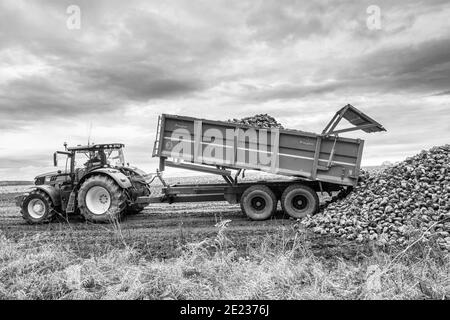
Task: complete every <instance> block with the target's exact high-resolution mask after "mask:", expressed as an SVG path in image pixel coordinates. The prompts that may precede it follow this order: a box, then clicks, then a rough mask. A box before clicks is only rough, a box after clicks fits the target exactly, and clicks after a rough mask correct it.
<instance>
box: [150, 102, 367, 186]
mask: <svg viewBox="0 0 450 320" xmlns="http://www.w3.org/2000/svg"><path fill="white" fill-rule="evenodd" d="M347 113H348V109H347ZM335 117H336V116H335ZM158 122H159V123H158V131H157V139H156V141H155V145H154V150H153V156H157V157H160V158H162V159H163V160H164V161H165V160H166V159H170V158H171V159H172V161H170V160H169V161H170V162H168V164H169V165H171V166H177V165H178V166H179V167H182V168H186V169H194V170H196V169H199V170H202V169H204V170H208V169H207V168H205V167H203V166H205V165H206V166H213V167H215V169H213V170H216V169H217V168H219V169H218V170H223V169H226V168H230V169H236V170H239V169H251V170H261V171H265V172H269V173H273V174H278V175H285V176H292V177H299V178H303V179H307V180H312V181H321V182H328V183H335V184H340V185H346V186H354V185H356V183H357V179H358V176H359V172H360V167H361V159H362V152H363V147H364V141H363V140H361V139H350V138H343V137H339V136H338V135H337V134H334V135H330V134H315V133H310V132H304V131H299V130H285V129H270V128H269V129H267V128H255V127H250V126H246V125H241V124H236V123H232V122H225V121H212V120H206V119H200V118H193V117H186V116H178V115H169V114H163V115H161V116H160V119H159V121H158ZM220 168H221V169H220ZM162 169H163V168H162ZM212 173H214V172H212ZM216 173H220V172H216Z"/></svg>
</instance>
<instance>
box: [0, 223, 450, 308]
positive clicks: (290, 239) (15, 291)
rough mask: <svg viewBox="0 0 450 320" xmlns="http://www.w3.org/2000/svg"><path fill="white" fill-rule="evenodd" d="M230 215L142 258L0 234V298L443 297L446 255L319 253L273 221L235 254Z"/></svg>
mask: <svg viewBox="0 0 450 320" xmlns="http://www.w3.org/2000/svg"><path fill="white" fill-rule="evenodd" d="M228 222H229V221H222V222H220V223H219V224H218V225H217V235H216V236H215V237H212V238H208V239H205V240H203V241H201V242H198V243H190V244H187V245H185V246H183V247H180V248H179V251H180V254H179V256H178V257H176V258H172V259H169V260H157V259H150V260H148V259H145V258H144V257H148V254H147V255H145V254H144V253H143V252H140V251H138V250H136V249H133V248H132V246H129V245H127V244H124V245H121V246H118V247H117V248H114V247H112V248H111V250H109V251H108V252H107V253H106V254H103V255H99V256H96V255H92V256H91V257H88V258H85V257H81V256H80V255H78V254H77V253H76V250H73V249H70V248H69V247H68V246H65V245H64V244H61V243H52V242H48V241H46V242H41V241H40V239H39V236H36V237H35V238H33V239H27V241H26V244H25V241H23V242H22V241H18V242H12V241H10V240H8V239H6V238H5V237H4V236H1V235H0V299H449V298H450V280H449V274H450V257H449V256H448V255H443V254H440V253H439V252H437V251H435V250H432V249H430V248H429V247H425V246H421V245H420V244H417V245H415V246H413V247H411V248H410V249H409V250H408V251H407V252H404V253H402V254H401V255H398V253H397V254H394V253H386V252H383V251H379V250H377V249H373V248H371V249H370V250H371V254H370V255H369V256H367V257H366V258H365V259H362V260H361V259H360V260H357V261H355V260H352V259H343V258H340V257H336V258H335V259H327V258H324V257H320V256H317V255H316V254H314V251H313V250H311V248H310V247H309V242H308V241H306V239H305V238H304V237H303V236H302V235H301V233H296V232H295V233H289V234H286V235H284V232H283V230H280V236H279V237H273V236H267V237H266V238H264V240H263V241H262V242H261V243H260V245H259V246H258V247H256V248H255V247H253V248H249V250H248V253H247V254H246V255H242V254H239V253H238V251H237V250H236V249H235V248H234V244H233V243H232V242H231V241H230V240H229V238H228V237H227V224H228ZM117 230H118V231H117V232H118V237H120V226H117ZM30 241H32V242H33V243H35V244H36V245H35V246H32V248H31V249H30V245H29V243H30ZM119 247H120V248H119Z"/></svg>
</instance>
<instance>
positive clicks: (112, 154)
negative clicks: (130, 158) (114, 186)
mask: <svg viewBox="0 0 450 320" xmlns="http://www.w3.org/2000/svg"><path fill="white" fill-rule="evenodd" d="M105 154H106V161H107V163H108V164H109V165H111V166H123V165H124V164H125V159H124V157H123V152H122V149H105Z"/></svg>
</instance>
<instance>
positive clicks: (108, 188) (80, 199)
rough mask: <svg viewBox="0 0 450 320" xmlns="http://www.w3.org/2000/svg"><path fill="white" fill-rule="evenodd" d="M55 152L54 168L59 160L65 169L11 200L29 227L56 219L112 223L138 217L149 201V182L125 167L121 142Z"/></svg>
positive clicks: (39, 179)
mask: <svg viewBox="0 0 450 320" xmlns="http://www.w3.org/2000/svg"><path fill="white" fill-rule="evenodd" d="M64 147H65V151H56V152H55V153H54V155H53V163H54V166H55V167H58V157H61V156H64V158H65V159H64V160H65V166H64V167H62V168H61V169H60V170H58V171H55V172H50V173H46V174H42V175H39V176H37V177H36V178H35V181H34V184H35V185H34V187H33V188H32V189H31V190H30V191H29V192H27V193H25V194H23V195H20V196H19V197H17V198H16V204H17V205H18V206H19V207H20V208H21V214H22V216H23V218H24V219H25V220H26V221H27V222H29V223H31V224H39V223H45V222H50V221H51V220H52V219H53V218H54V217H55V216H56V215H57V214H60V215H63V216H65V217H67V215H69V214H80V215H81V216H83V217H84V218H85V219H86V220H87V221H90V222H111V221H114V220H116V219H120V218H121V217H122V215H123V214H127V213H128V214H135V213H139V212H141V211H142V210H143V209H144V208H145V207H146V206H147V203H142V202H141V203H137V202H136V200H137V198H138V197H142V196H149V195H150V188H149V183H150V181H149V180H150V179H151V177H149V176H148V175H147V174H146V173H145V172H144V171H142V170H139V169H138V168H135V167H131V166H129V164H125V160H124V154H123V148H124V145H123V144H121V143H110V144H91V145H87V146H76V147H69V148H68V147H67V144H66V143H65V144H64Z"/></svg>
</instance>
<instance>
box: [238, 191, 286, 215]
mask: <svg viewBox="0 0 450 320" xmlns="http://www.w3.org/2000/svg"><path fill="white" fill-rule="evenodd" d="M241 209H242V212H244V213H245V214H246V215H247V216H248V217H249V218H250V219H252V220H266V219H268V218H270V216H271V215H272V214H274V213H275V211H276V209H277V197H276V196H275V194H274V193H273V191H272V190H270V188H269V187H267V186H263V185H256V186H251V187H250V188H247V189H246V190H245V191H244V193H243V194H242V197H241Z"/></svg>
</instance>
